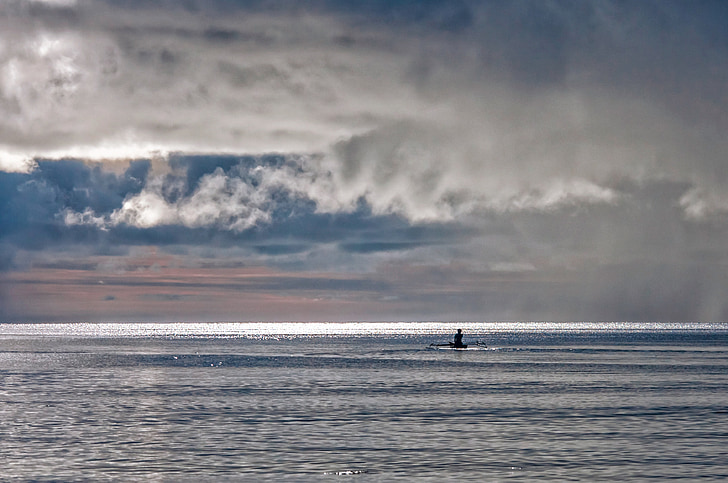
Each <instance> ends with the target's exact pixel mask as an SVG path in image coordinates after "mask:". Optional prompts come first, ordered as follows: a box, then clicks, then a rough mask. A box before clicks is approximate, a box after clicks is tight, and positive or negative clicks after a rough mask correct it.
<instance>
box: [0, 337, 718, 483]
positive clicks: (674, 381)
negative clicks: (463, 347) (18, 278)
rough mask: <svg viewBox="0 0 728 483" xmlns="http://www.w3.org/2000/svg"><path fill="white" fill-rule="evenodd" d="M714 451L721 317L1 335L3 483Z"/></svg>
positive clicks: (311, 474) (606, 459)
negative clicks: (457, 343) (452, 346)
mask: <svg viewBox="0 0 728 483" xmlns="http://www.w3.org/2000/svg"><path fill="white" fill-rule="evenodd" d="M457 327H462V328H463V329H464V332H465V341H466V342H469V343H470V346H471V348H476V349H478V350H468V351H451V350H433V349H432V348H430V344H433V343H443V342H446V341H447V340H448V339H450V340H451V339H452V333H453V332H454V331H455V329H456V328H457ZM477 341H481V342H482V343H485V344H487V349H486V348H485V347H483V346H482V345H481V346H476V345H475V342H477ZM727 447H728V324H630V323H611V324H587V323H578V324H577V323H549V324H543V323H502V324H494V323H490V324H488V323H480V324H475V323H470V324H451V323H409V324H401V323H382V324H373V323H347V324H336V323H329V324H309V323H276V324H251V323H240V324H235V323H230V324H37V325H16V324H0V472H1V473H2V475H1V476H0V479H2V480H19V481H27V480H32V481H80V480H83V481H89V480H92V481H96V480H124V481H129V480H144V481H286V480H289V481H395V480H403V481H410V480H417V481H428V480H429V481H443V480H451V481H467V480H479V481H533V480H540V481H549V480H553V481H568V480H573V481H620V480H621V481H644V480H654V481H663V480H668V479H669V480H675V479H678V480H679V479H683V480H686V481H687V480H689V481H694V480H699V479H700V480H704V481H710V480H715V481H718V480H724V479H727V478H728V458H727V457H726V448H727Z"/></svg>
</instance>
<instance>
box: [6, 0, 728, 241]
mask: <svg viewBox="0 0 728 483" xmlns="http://www.w3.org/2000/svg"><path fill="white" fill-rule="evenodd" d="M12 5H14V8H12V9H11V12H12V13H13V15H10V16H9V17H8V18H7V19H5V20H4V25H3V27H6V28H4V29H3V30H2V31H3V32H4V34H3V35H4V37H5V39H4V41H3V42H2V45H3V48H2V49H0V56H1V58H2V60H3V62H2V64H0V65H2V68H0V70H1V72H0V79H1V80H2V82H1V83H0V86H1V87H0V99H2V103H3V105H4V106H5V108H6V111H7V113H8V115H7V116H3V120H2V121H0V122H1V123H3V130H2V133H3V134H2V135H0V144H2V145H4V146H5V147H4V148H3V149H4V151H5V152H6V155H4V156H0V158H1V159H3V160H4V161H1V162H2V163H3V164H2V166H3V169H5V170H8V171H10V170H13V171H21V172H22V171H28V170H29V169H30V167H31V165H30V164H28V163H29V160H32V159H38V158H48V159H58V158H67V157H73V158H77V159H96V160H103V159H130V158H132V159H133V158H140V157H150V156H154V157H156V156H168V155H169V153H175V152H178V153H184V152H186V153H210V154H223V153H228V154H229V153H233V154H240V155H246V154H252V155H259V154H261V153H269V152H277V153H282V154H284V155H286V156H306V157H310V158H312V159H318V160H322V161H320V162H319V163H318V164H319V165H318V166H316V163H315V162H312V163H309V164H308V165H307V166H306V171H305V173H304V174H310V175H311V176H316V182H308V181H307V186H306V187H305V188H306V189H309V190H318V191H317V192H316V193H310V194H309V197H310V198H311V199H314V200H316V202H317V203H318V206H319V209H320V210H322V211H333V210H337V209H350V208H351V207H352V206H353V205H354V204H355V203H356V200H357V199H359V198H360V197H362V196H364V197H365V198H366V199H367V201H368V202H369V203H370V205H371V206H372V208H373V210H374V211H375V212H376V213H398V214H403V215H404V216H406V217H408V218H409V219H411V220H414V221H427V220H447V219H453V217H457V216H460V215H461V214H462V213H468V212H470V211H472V210H473V209H474V208H478V207H480V206H490V207H492V208H493V209H499V210H513V209H549V208H548V207H549V206H551V205H554V204H570V203H585V202H613V201H614V200H616V199H617V198H618V193H615V192H614V191H613V190H611V188H610V187H609V184H610V183H611V181H612V180H613V179H614V178H620V177H627V178H629V179H633V180H646V179H655V178H666V179H670V180H673V181H685V182H688V183H691V184H692V186H693V188H694V189H695V190H696V192H700V193H701V199H704V200H719V199H723V198H724V197H725V194H724V193H725V188H724V187H725V186H726V183H725V181H726V179H725V176H726V175H725V174H723V173H724V172H725V170H722V169H720V167H721V166H722V165H723V164H724V161H723V160H724V159H725V155H726V153H727V152H728V145H727V144H726V141H725V139H724V136H721V135H720V133H721V132H723V131H725V129H726V128H728V124H727V123H728V120H726V119H725V117H724V116H721V115H720V113H721V112H725V110H726V107H728V106H727V105H726V103H727V102H728V99H727V98H726V95H725V89H724V86H723V83H720V82H718V81H717V79H719V78H722V77H724V76H725V74H726V69H728V66H726V62H725V61H724V60H725V56H726V50H727V49H728V43H727V42H726V38H725V34H724V33H722V30H721V29H720V28H719V25H720V22H719V21H718V19H720V18H724V17H725V15H726V12H725V11H724V10H725V9H722V8H717V6H715V5H712V4H707V3H706V4H705V6H704V8H696V9H691V10H690V11H687V12H686V11H685V10H684V8H682V6H681V5H680V4H679V3H673V2H661V3H660V4H652V3H642V4H639V5H631V6H630V5H621V4H616V3H611V2H606V3H605V2H594V3H590V2H587V3H584V4H582V5H580V6H579V8H566V6H565V5H564V4H562V3H560V2H555V3H550V4H541V3H535V4H527V3H526V4H481V3H474V4H471V3H468V2H462V3H457V4H453V3H450V2H442V3H440V2H433V3H431V4H428V5H427V6H420V7H413V6H412V5H411V4H410V3H406V4H399V3H396V2H395V3H394V4H393V5H384V4H381V5H376V6H337V5H329V4H325V3H321V4H317V3H313V4H307V5H304V6H298V7H291V8H286V7H283V6H280V5H275V4H266V3H265V2H263V3H260V4H256V5H255V6H247V7H246V6H234V5H231V4H229V3H226V2H204V3H194V8H192V7H190V8H187V7H186V6H183V5H167V6H166V7H165V8H164V9H162V8H161V7H159V6H156V5H154V4H147V3H146V2H141V1H140V2H134V4H133V5H134V7H133V8H132V7H131V6H124V5H123V4H117V3H114V2H108V3H105V2H94V3H78V4H73V3H68V4H66V5H65V6H64V7H63V8H60V7H58V6H56V7H53V8H50V7H48V8H45V7H43V8H41V7H39V6H38V5H36V7H33V8H30V7H22V5H25V4H24V3H23V2H12ZM708 11H712V12H713V14H714V15H709V14H708V13H707V12H708ZM201 12H204V15H202V14H201ZM637 25H639V26H640V28H636V26H637ZM661 32H662V34H660V33H661ZM10 39H12V41H10ZM658 39H659V40H658ZM276 174H277V175H279V176H281V180H280V183H285V184H287V185H289V187H291V188H292V189H293V188H294V187H293V186H292V185H293V184H295V183H297V182H298V181H296V180H295V179H289V178H290V177H287V176H288V174H289V173H286V172H285V170H282V169H278V170H277V173H276ZM283 178H286V179H283ZM214 179H215V180H217V181H218V182H219V181H221V178H219V177H217V178H215V177H210V178H209V179H208V181H207V182H208V183H212V182H213V180H214ZM325 179H326V181H325V182H324V180H325ZM587 186H588V187H589V188H588V190H587V189H586V188H585V187H587ZM208 188H209V189H207V190H206V191H205V192H209V191H210V189H213V188H212V187H211V186H210V187H208ZM218 188H219V189H222V187H218ZM242 188H243V186H242V185H240V186H237V187H233V186H227V187H226V188H225V189H227V190H229V191H231V192H232V191H234V190H235V189H242ZM298 188H301V187H300V186H297V187H295V189H298ZM154 190H155V188H154V187H152V186H150V187H149V189H148V190H147V191H145V193H144V194H139V195H138V199H137V200H130V201H129V205H128V206H127V207H126V208H125V209H124V210H123V212H122V213H121V214H120V215H119V216H120V217H121V218H120V219H123V220H126V221H129V222H130V223H132V224H135V223H141V224H145V226H151V224H153V223H160V222H164V223H167V222H172V221H175V222H177V221H179V222H181V223H184V224H185V225H186V226H206V225H207V224H208V222H207V221H204V220H208V219H209V217H208V216H205V217H203V218H204V220H203V219H200V218H199V217H198V214H200V213H201V212H200V207H199V206H197V205H199V203H197V204H196V203H195V202H193V201H190V206H188V207H187V208H185V209H183V207H182V206H172V207H169V209H166V208H165V205H164V204H163V203H161V202H160V199H159V197H158V194H156V195H155V191H154ZM332 190H333V191H332ZM586 191H589V194H587V193H586ZM330 193H333V195H330ZM204 196H205V193H203V192H200V193H199V195H198V200H197V201H198V202H200V203H201V202H202V201H203V198H204ZM231 196H232V197H233V198H235V199H236V200H241V199H243V198H245V197H246V196H247V197H250V196H252V195H250V194H248V195H243V194H237V195H231ZM241 196H242V198H241ZM694 197H695V196H694V195H691V196H689V197H688V198H686V199H687V200H688V201H686V202H685V203H684V206H685V209H686V216H692V217H693V218H694V213H695V211H696V209H697V208H695V206H694V204H691V203H690V202H689V200H690V199H692V198H694ZM465 200H467V201H465ZM705 203H708V202H707V201H705V202H703V204H705ZM247 204H248V203H247V202H246V205H247ZM708 204H710V205H711V206H713V205H716V203H715V202H710V203H708ZM251 206H252V207H253V208H251V210H252V211H251V212H250V213H248V214H247V215H240V216H239V217H237V218H236V221H232V220H231V217H230V215H229V214H224V213H220V215H219V216H217V217H213V218H214V219H215V221H214V223H227V224H229V225H235V223H238V222H239V224H236V225H235V226H236V227H237V228H238V229H240V228H244V227H246V226H252V225H254V224H255V223H258V222H259V221H262V220H264V219H265V216H264V214H263V213H262V212H258V211H256V208H255V207H257V208H260V207H259V206H257V205H256V204H255V202H253V203H252V204H251ZM706 206H707V205H706ZM716 206H717V205H716ZM145 210H146V211H149V218H147V217H146V216H144V215H142V214H141V212H142V211H145ZM180 210H181V211H180ZM263 211H264V210H263ZM716 211H720V210H713V209H704V210H702V211H701V212H703V213H704V214H705V215H706V216H709V215H710V214H712V213H714V212H716ZM152 212H154V213H156V214H154V213H152ZM225 220H227V221H225ZM245 220H248V221H245Z"/></svg>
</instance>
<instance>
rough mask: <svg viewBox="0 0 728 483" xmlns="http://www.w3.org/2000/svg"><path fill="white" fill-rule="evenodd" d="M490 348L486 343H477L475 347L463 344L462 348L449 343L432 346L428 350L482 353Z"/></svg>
mask: <svg viewBox="0 0 728 483" xmlns="http://www.w3.org/2000/svg"><path fill="white" fill-rule="evenodd" d="M487 348H488V346H487V345H486V344H485V343H484V342H480V341H478V342H476V343H475V347H472V346H471V347H468V344H463V345H461V346H460V347H456V346H455V343H454V342H448V343H447V344H434V343H433V344H430V345H429V346H427V349H434V350H449V351H467V350H471V351H482V350H486V349H487Z"/></svg>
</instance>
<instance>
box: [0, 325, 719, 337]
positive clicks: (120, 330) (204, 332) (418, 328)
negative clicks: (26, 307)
mask: <svg viewBox="0 0 728 483" xmlns="http://www.w3.org/2000/svg"><path fill="white" fill-rule="evenodd" d="M458 328H462V329H463V330H464V331H465V332H466V333H469V334H494V333H502V332H508V333H513V332H515V333H518V332H524V333H532V332H538V333H550V332H551V333H590V332H595V333H599V332H603V333H619V332H626V333H641V332H665V331H667V332H674V331H688V332H698V331H708V332H728V323H720V322H713V323H705V322H687V323H677V322H671V323H663V322H204V323H193V322H183V323H147V322H145V323H70V322H69V323H55V324H0V337H2V336H16V337H17V336H43V337H54V336H57V337H249V338H250V337H252V338H260V337H276V336H372V335H402V336H412V335H421V334H451V333H453V332H455V330H456V329H458Z"/></svg>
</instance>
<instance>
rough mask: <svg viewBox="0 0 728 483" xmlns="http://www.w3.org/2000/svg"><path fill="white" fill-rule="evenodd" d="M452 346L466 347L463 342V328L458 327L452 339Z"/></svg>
mask: <svg viewBox="0 0 728 483" xmlns="http://www.w3.org/2000/svg"><path fill="white" fill-rule="evenodd" d="M452 345H453V347H458V348H464V347H467V346H466V345H464V344H463V329H458V333H457V334H455V340H454V341H453V344H452Z"/></svg>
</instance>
